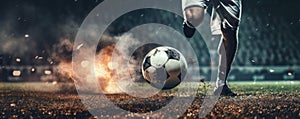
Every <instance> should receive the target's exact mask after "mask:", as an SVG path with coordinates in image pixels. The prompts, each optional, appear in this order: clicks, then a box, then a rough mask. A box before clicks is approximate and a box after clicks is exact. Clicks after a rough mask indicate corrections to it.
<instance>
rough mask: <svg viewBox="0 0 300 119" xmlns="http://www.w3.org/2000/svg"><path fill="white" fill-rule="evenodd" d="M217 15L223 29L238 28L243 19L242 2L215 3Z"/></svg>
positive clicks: (224, 1) (235, 0)
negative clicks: (225, 27)
mask: <svg viewBox="0 0 300 119" xmlns="http://www.w3.org/2000/svg"><path fill="white" fill-rule="evenodd" d="M214 5H215V7H216V6H217V8H216V11H217V13H218V14H219V15H220V17H221V19H222V22H223V27H224V25H226V26H227V27H231V28H235V29H236V28H237V27H238V26H239V22H240V18H241V12H242V11H241V10H242V9H241V7H242V6H241V0H220V1H219V2H218V3H214Z"/></svg>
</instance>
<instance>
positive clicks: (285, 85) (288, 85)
mask: <svg viewBox="0 0 300 119" xmlns="http://www.w3.org/2000/svg"><path fill="white" fill-rule="evenodd" d="M229 85H230V86H231V87H232V89H233V90H236V91H240V92H249V91H250V92H251V91H255V92H257V91H258V92H290V91H292V92H298V91H300V81H258V82H253V81H252V82H250V81H249V82H248V81H247V82H230V83H229Z"/></svg>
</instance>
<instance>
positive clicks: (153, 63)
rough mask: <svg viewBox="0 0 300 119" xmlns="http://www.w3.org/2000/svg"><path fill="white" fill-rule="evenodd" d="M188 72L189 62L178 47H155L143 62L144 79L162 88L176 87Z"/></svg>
mask: <svg viewBox="0 0 300 119" xmlns="http://www.w3.org/2000/svg"><path fill="white" fill-rule="evenodd" d="M186 73H187V63H186V60H185V58H184V56H183V55H182V54H181V53H180V52H179V51H178V50H177V49H175V48H172V47H168V46H160V47H156V48H154V49H153V50H151V51H150V52H149V53H148V54H147V55H146V56H145V58H144V60H143V63H142V74H143V77H144V79H145V80H146V81H147V82H148V83H150V84H151V85H152V86H154V87H156V88H158V89H162V90H166V89H172V88H174V87H176V86H177V85H178V84H180V82H181V81H182V80H183V79H184V77H185V75H186Z"/></svg>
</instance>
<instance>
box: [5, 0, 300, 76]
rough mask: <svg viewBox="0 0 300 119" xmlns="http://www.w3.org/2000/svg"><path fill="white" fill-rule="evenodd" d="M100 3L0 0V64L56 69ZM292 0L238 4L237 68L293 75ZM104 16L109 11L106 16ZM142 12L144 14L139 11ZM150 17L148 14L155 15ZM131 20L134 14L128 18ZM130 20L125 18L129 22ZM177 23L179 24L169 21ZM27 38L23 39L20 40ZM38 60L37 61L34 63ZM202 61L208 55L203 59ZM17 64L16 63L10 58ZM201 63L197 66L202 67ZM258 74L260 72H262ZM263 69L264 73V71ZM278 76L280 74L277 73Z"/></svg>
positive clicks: (298, 20)
mask: <svg viewBox="0 0 300 119" xmlns="http://www.w3.org/2000/svg"><path fill="white" fill-rule="evenodd" d="M101 2H102V0H3V1H1V4H0V15H1V16H0V44H1V47H0V65H1V67H2V70H4V69H5V66H25V65H30V66H39V65H50V66H51V65H57V64H59V62H60V61H59V60H60V59H58V58H57V57H59V56H60V57H62V56H63V57H64V56H68V57H69V59H68V60H70V56H71V53H72V50H71V49H70V47H69V46H68V44H72V42H73V40H74V38H75V35H76V33H77V30H78V28H79V26H80V24H81V23H82V21H83V20H84V18H85V17H86V16H87V15H88V13H89V12H90V11H91V10H92V9H93V8H94V7H95V6H97V5H98V4H100V3H101ZM299 3H300V2H299V1H297V0H288V1H284V2H283V1H280V0H257V1H252V0H243V14H242V21H241V25H240V32H239V40H240V41H239V51H238V53H237V57H236V60H235V63H234V66H235V67H237V68H243V67H246V68H247V67H261V69H263V68H264V67H269V66H272V67H273V66H275V67H279V68H280V67H291V68H288V69H285V71H289V70H293V71H292V73H294V72H299V71H298V69H297V67H298V66H299V65H300V51H299V50H298V47H299V46H300V43H299V42H300V39H299V38H300V34H299V28H300V27H299V26H300V13H299V7H298V5H299ZM107 12H109V11H107ZM142 12H145V11H142ZM155 14H156V12H153V13H152V14H151V12H149V13H148V15H153V16H155ZM133 16H134V14H133ZM173 17H174V16H172V14H169V13H165V14H164V13H163V16H162V17H158V20H162V21H170V22H171V23H172V20H174V19H172V18H173ZM130 18H131V19H130ZM127 20H128V21H122V20H120V21H122V22H120V23H117V25H115V26H114V27H116V28H114V29H112V30H108V32H107V33H108V34H114V35H115V34H121V33H123V32H125V31H126V29H128V27H129V26H130V24H134V23H136V19H135V17H130V15H129V16H128V18H127ZM174 21H175V22H174V23H175V24H178V23H179V22H178V21H180V20H176V19H175V20H174ZM26 34H28V35H29V37H28V38H25V35H26ZM37 56H38V57H43V59H39V60H37ZM206 56H208V55H206ZM16 58H20V59H22V61H21V62H16V61H15V59H16ZM206 62H207V61H206V60H203V61H200V64H203V65H206V66H208V65H207V63H206ZM261 69H260V70H259V71H260V72H263V70H261ZM268 70H269V69H266V71H267V72H268ZM281 73H282V72H281Z"/></svg>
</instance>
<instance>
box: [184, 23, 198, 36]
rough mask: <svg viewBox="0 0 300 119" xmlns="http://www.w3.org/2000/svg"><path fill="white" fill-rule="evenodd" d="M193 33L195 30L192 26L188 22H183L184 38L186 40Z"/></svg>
mask: <svg viewBox="0 0 300 119" xmlns="http://www.w3.org/2000/svg"><path fill="white" fill-rule="evenodd" d="M195 31H196V29H195V28H194V27H193V25H192V24H191V23H190V22H188V21H185V22H183V33H184V35H185V37H187V38H191V37H193V35H194V33H195Z"/></svg>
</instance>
